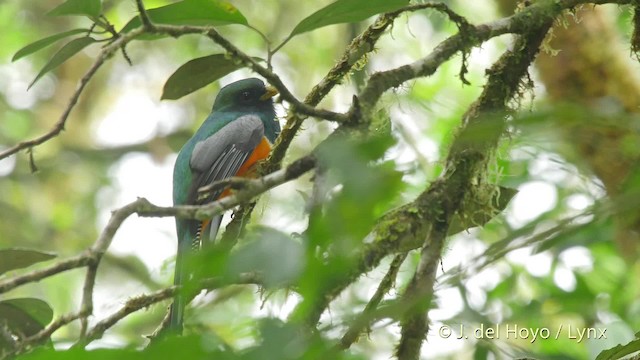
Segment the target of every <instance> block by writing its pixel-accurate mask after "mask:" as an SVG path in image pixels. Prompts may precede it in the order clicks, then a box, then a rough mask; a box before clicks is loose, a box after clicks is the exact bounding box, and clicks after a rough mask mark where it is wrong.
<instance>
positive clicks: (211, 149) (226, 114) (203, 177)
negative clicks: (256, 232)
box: [169, 78, 280, 334]
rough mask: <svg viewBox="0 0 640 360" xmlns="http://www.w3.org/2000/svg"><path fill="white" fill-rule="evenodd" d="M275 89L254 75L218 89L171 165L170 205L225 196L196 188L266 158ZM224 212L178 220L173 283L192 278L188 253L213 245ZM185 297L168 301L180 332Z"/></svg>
mask: <svg viewBox="0 0 640 360" xmlns="http://www.w3.org/2000/svg"><path fill="white" fill-rule="evenodd" d="M277 93H278V92H277V90H276V89H275V88H273V87H271V86H265V84H264V83H263V82H262V81H261V80H259V79H256V78H249V79H244V80H240V81H236V82H234V83H231V84H229V85H227V86H225V87H223V88H222V89H220V92H219V93H218V96H217V97H216V100H215V102H214V103H213V109H212V111H211V114H210V115H209V116H208V117H207V119H206V120H205V121H204V123H203V124H202V125H201V126H200V128H199V129H198V131H197V132H196V133H195V134H194V135H193V137H192V138H191V139H189V141H187V143H186V144H185V145H184V146H183V147H182V149H181V150H180V153H179V154H178V158H177V159H176V163H175V166H174V169H173V203H174V205H195V204H202V203H203V202H210V201H215V200H217V199H219V198H221V197H224V196H226V195H227V194H228V193H229V191H228V190H225V189H224V188H221V189H218V190H214V191H213V192H210V193H209V194H208V196H207V199H206V200H202V198H201V197H199V192H198V189H200V188H202V187H204V186H207V185H210V184H212V183H214V182H217V181H220V180H223V179H228V178H230V177H234V176H240V177H242V176H249V175H250V173H251V170H252V168H253V167H254V165H255V164H256V163H257V162H258V161H261V160H263V159H265V158H266V157H267V156H268V155H269V153H270V151H271V144H273V143H274V142H275V139H276V137H277V136H278V134H279V133H280V124H279V123H278V122H277V120H276V114H275V110H274V107H273V99H272V98H273V96H275V95H276V94H277ZM221 220H222V215H218V216H215V217H214V218H212V219H208V220H205V221H199V220H189V219H179V218H176V229H177V233H178V253H177V256H176V266H175V276H174V284H175V285H183V284H185V283H187V282H188V281H190V280H191V279H192V278H193V274H192V272H191V271H189V269H188V268H189V267H188V265H187V261H186V257H187V256H188V255H189V254H192V253H193V252H194V251H197V250H198V249H200V248H201V247H203V246H205V247H206V246H207V244H213V243H214V241H215V238H216V234H217V232H218V228H219V227H220V221H221ZM186 302H187V299H186V297H185V295H184V294H178V295H176V297H175V298H174V301H173V304H172V305H171V312H170V322H169V329H170V330H172V331H173V332H175V333H178V334H181V333H182V321H183V314H184V307H185V305H186Z"/></svg>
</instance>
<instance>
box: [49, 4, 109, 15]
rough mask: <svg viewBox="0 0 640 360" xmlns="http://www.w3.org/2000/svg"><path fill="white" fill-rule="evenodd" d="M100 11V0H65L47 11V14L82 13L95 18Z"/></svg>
mask: <svg viewBox="0 0 640 360" xmlns="http://www.w3.org/2000/svg"><path fill="white" fill-rule="evenodd" d="M101 12H102V3H101V2H100V0H67V1H65V2H63V3H62V4H60V5H58V6H57V7H56V8H55V9H53V10H51V11H49V13H48V15H52V16H60V15H82V16H88V17H90V18H97V17H98V16H100V13H101Z"/></svg>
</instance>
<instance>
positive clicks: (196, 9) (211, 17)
mask: <svg viewBox="0 0 640 360" xmlns="http://www.w3.org/2000/svg"><path fill="white" fill-rule="evenodd" d="M147 14H148V15H149V18H150V19H151V21H152V22H154V23H158V24H171V25H203V26H218V25H228V24H242V25H247V24H248V23H247V19H246V18H245V17H244V15H242V13H240V11H238V9H236V7H235V6H233V5H231V4H230V3H227V2H224V1H217V0H183V1H179V2H177V3H173V4H169V5H166V6H161V7H159V8H155V9H150V10H147ZM140 25H141V22H140V17H138V16H136V17H134V18H133V19H131V20H130V21H129V22H128V23H127V24H126V25H125V26H124V28H122V32H129V31H131V30H133V29H135V28H137V27H140Z"/></svg>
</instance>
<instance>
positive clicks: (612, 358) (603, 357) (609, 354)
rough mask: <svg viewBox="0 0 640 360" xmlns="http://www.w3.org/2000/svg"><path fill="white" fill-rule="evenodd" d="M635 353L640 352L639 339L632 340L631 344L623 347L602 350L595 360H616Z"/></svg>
mask: <svg viewBox="0 0 640 360" xmlns="http://www.w3.org/2000/svg"><path fill="white" fill-rule="evenodd" d="M636 351H640V339H635V340H632V341H631V342H628V343H626V344H625V345H622V344H620V345H617V346H614V347H612V348H611V349H607V350H604V351H603V352H601V353H600V354H598V357H596V360H616V359H621V358H623V357H625V356H627V355H629V354H633V353H634V352H636Z"/></svg>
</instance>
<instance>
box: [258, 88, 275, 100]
mask: <svg viewBox="0 0 640 360" xmlns="http://www.w3.org/2000/svg"><path fill="white" fill-rule="evenodd" d="M276 95H278V89H276V88H274V87H273V86H271V85H267V88H266V91H265V93H264V95H262V96H260V100H262V101H264V100H267V99H271V98H272V97H274V96H276Z"/></svg>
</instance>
